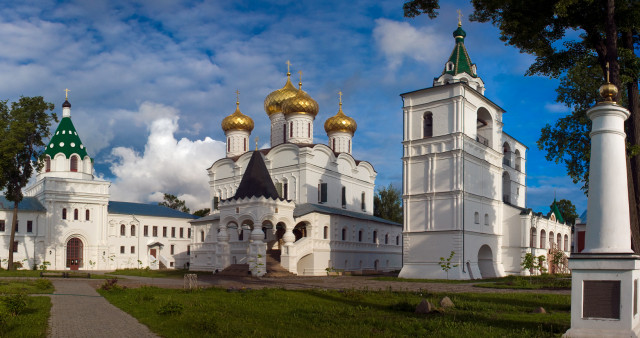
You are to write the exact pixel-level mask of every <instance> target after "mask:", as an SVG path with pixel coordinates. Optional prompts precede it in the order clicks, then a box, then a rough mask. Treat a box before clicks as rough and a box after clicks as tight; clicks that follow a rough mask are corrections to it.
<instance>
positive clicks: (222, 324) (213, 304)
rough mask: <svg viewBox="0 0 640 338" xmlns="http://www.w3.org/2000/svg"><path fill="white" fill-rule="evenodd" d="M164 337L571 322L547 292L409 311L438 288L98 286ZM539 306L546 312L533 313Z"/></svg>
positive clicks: (397, 332)
mask: <svg viewBox="0 0 640 338" xmlns="http://www.w3.org/2000/svg"><path fill="white" fill-rule="evenodd" d="M99 292H100V293H101V294H102V295H103V296H104V297H105V298H106V299H107V300H109V301H110V302H111V303H112V304H114V305H115V306H117V307H119V308H121V309H122V310H124V311H126V312H128V313H130V314H131V315H132V316H134V317H135V318H137V319H138V320H139V321H140V322H141V323H143V324H145V325H147V326H148V327H149V328H150V329H151V330H152V331H154V332H156V333H161V334H162V335H163V336H165V337H186V336H193V337H196V336H241V337H247V336H267V337H275V336H278V337H280V336H283V337H293V336H305V337H328V336H340V337H356V336H358V337H360V336H434V337H465V336H466V337H477V336H483V337H484V336H494V337H522V336H527V337H530V336H536V337H554V336H558V335H559V334H562V333H564V332H565V331H566V330H567V329H568V328H569V324H570V308H571V306H570V297H569V296H565V295H550V294H514V293H509V294H499V293H491V294H486V293H483V294H474V293H468V294H450V295H448V296H449V297H450V298H451V300H452V301H453V302H454V304H455V308H452V309H447V310H443V309H440V311H439V312H437V313H434V314H429V315H417V314H415V313H414V310H415V307H416V305H417V304H418V303H419V302H420V301H421V300H422V299H423V298H426V299H427V300H429V301H431V302H432V303H434V304H437V302H438V301H439V300H440V298H441V297H443V296H444V294H432V293H423V292H393V291H367V290H361V291H356V290H345V291H335V290H295V291H288V290H281V289H264V290H233V291H232V292H228V291H226V290H224V289H219V288H210V289H202V290H198V291H192V292H189V291H184V290H176V289H159V288H155V287H142V288H138V289H125V290H122V289H116V290H112V291H103V290H100V291H99ZM539 306H542V307H544V308H545V309H546V310H547V312H548V313H547V314H535V313H532V311H533V310H534V309H535V308H537V307H539Z"/></svg>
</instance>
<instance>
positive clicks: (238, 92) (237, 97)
mask: <svg viewBox="0 0 640 338" xmlns="http://www.w3.org/2000/svg"><path fill="white" fill-rule="evenodd" d="M236 106H240V91H239V90H237V89H236Z"/></svg>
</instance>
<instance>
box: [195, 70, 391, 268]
mask: <svg viewBox="0 0 640 338" xmlns="http://www.w3.org/2000/svg"><path fill="white" fill-rule="evenodd" d="M301 86H302V84H301V83H299V88H297V89H296V88H295V87H294V86H293V85H292V84H291V81H290V73H288V74H287V82H286V84H285V86H284V87H283V88H282V89H279V90H276V91H274V92H273V93H271V94H269V96H267V98H266V99H265V102H264V106H265V111H266V112H267V114H268V115H269V118H270V120H271V137H270V140H271V147H270V148H268V149H261V150H256V151H253V152H251V151H249V145H248V144H249V136H250V133H251V131H252V129H253V120H252V119H251V118H249V117H248V116H246V115H244V114H242V113H241V112H240V109H239V103H237V107H236V111H235V112H234V113H233V114H231V115H229V116H228V117H226V118H225V119H224V120H223V121H222V128H223V130H224V131H225V134H226V136H227V157H226V158H223V159H220V160H218V161H216V162H215V163H213V165H212V166H211V167H210V168H209V169H208V174H209V184H210V191H211V198H212V214H211V215H209V216H206V217H204V218H201V219H198V220H194V221H192V222H191V224H192V225H193V229H194V237H193V238H192V256H191V265H190V266H191V269H193V270H206V271H222V270H224V269H226V268H228V267H229V266H231V265H234V264H248V266H246V269H248V270H249V271H250V272H251V273H252V274H254V275H262V274H264V273H265V272H266V271H265V270H266V269H265V268H268V267H271V266H273V265H274V264H275V265H281V266H282V268H284V269H285V270H287V271H289V272H291V273H294V274H297V275H322V274H325V273H326V270H327V269H341V270H346V271H362V270H377V271H391V270H398V269H400V267H401V266H402V262H401V253H402V243H401V240H400V238H401V233H402V227H401V225H400V224H397V223H394V222H390V221H387V220H384V219H381V218H378V217H374V216H373V195H374V186H375V177H376V172H375V170H374V169H373V167H372V166H371V164H370V163H369V162H366V161H359V160H356V159H355V158H354V157H353V156H352V155H351V149H352V138H353V135H354V133H355V131H356V122H355V121H354V120H353V119H352V118H350V117H348V116H346V115H345V114H344V112H343V111H342V102H341V101H340V103H339V109H338V113H337V114H336V115H334V116H332V117H330V118H328V119H327V120H326V122H325V124H324V127H325V131H326V132H327V136H328V138H329V142H328V145H324V144H315V143H313V127H314V120H315V117H316V115H317V114H318V112H319V108H318V104H317V103H316V102H315V101H314V100H313V99H312V98H311V97H310V96H309V95H308V94H307V93H306V92H304V91H303V90H302V88H301ZM267 256H268V257H269V264H267V260H266V257H267Z"/></svg>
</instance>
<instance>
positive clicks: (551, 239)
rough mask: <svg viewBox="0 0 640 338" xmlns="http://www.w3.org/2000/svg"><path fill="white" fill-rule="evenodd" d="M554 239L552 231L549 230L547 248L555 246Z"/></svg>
mask: <svg viewBox="0 0 640 338" xmlns="http://www.w3.org/2000/svg"><path fill="white" fill-rule="evenodd" d="M554 241H555V237H553V231H550V232H549V249H553V247H554V246H555V245H554V244H555V243H554Z"/></svg>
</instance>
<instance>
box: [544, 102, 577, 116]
mask: <svg viewBox="0 0 640 338" xmlns="http://www.w3.org/2000/svg"><path fill="white" fill-rule="evenodd" d="M544 109H546V110H547V111H548V112H550V113H562V114H566V113H569V112H571V108H569V107H567V106H566V105H564V104H562V103H558V102H556V103H551V102H548V103H546V104H545V105H544Z"/></svg>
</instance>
